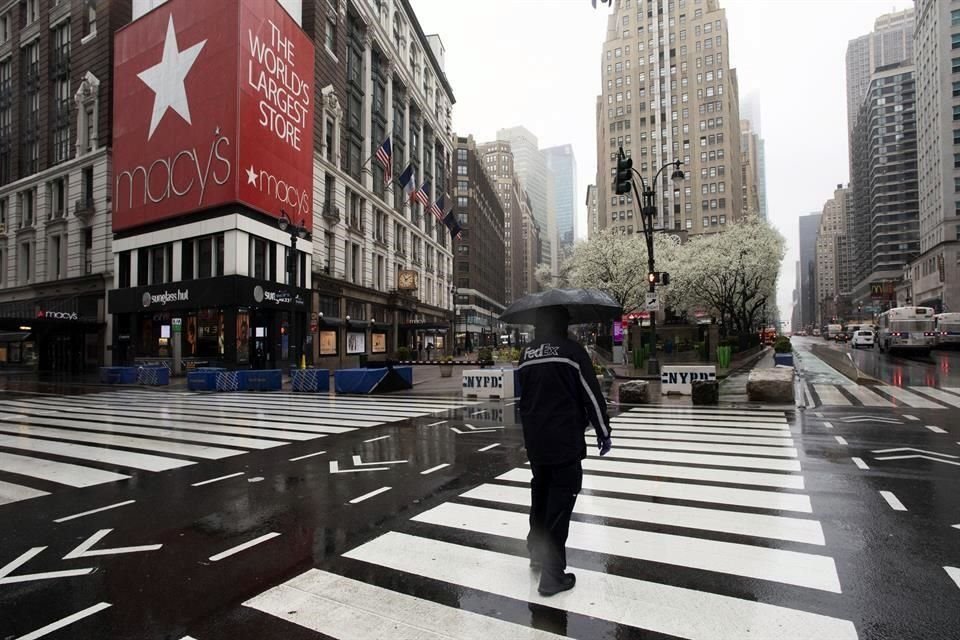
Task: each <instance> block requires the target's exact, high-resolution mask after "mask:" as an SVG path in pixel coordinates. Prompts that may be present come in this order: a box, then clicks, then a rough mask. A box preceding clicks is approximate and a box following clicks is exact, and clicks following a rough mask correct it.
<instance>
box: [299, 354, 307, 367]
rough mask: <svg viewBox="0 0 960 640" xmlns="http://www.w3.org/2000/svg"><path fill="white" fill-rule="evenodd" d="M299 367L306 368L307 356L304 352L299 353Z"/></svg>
mask: <svg viewBox="0 0 960 640" xmlns="http://www.w3.org/2000/svg"><path fill="white" fill-rule="evenodd" d="M300 368H301V369H306V368H307V356H306V354H303V353H301V354H300Z"/></svg>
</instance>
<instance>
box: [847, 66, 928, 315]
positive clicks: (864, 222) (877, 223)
mask: <svg viewBox="0 0 960 640" xmlns="http://www.w3.org/2000/svg"><path fill="white" fill-rule="evenodd" d="M913 73H914V67H913V65H912V64H910V63H902V64H898V65H892V66H889V67H882V68H881V69H879V70H877V71H875V72H874V73H873V76H872V79H871V81H870V86H869V87H868V89H867V93H866V95H865V96H864V101H863V104H862V105H861V106H860V112H859V114H858V116H857V126H856V127H855V128H854V131H853V147H852V154H851V161H852V164H853V182H852V184H853V191H854V210H855V211H854V228H853V245H854V246H853V249H854V258H853V261H852V262H853V264H854V265H855V266H856V273H855V280H856V282H857V284H856V285H855V287H854V301H855V303H857V304H861V305H863V306H864V307H866V306H867V305H868V304H870V303H871V302H876V301H877V300H876V291H877V290H878V288H880V289H882V290H884V291H887V292H888V294H887V295H886V296H885V297H886V300H885V301H883V302H885V303H889V302H892V300H891V299H890V296H889V292H890V291H892V288H893V287H892V284H893V283H896V282H899V281H901V280H902V278H903V271H904V267H906V265H908V264H909V263H910V262H911V261H912V260H913V259H914V258H916V256H917V255H918V254H919V253H920V232H919V228H920V224H919V214H918V207H919V204H918V191H917V189H918V182H917V120H916V116H917V114H916V109H915V95H916V93H915V91H916V90H915V83H914V77H913ZM880 123H883V124H882V125H881V124H880Z"/></svg>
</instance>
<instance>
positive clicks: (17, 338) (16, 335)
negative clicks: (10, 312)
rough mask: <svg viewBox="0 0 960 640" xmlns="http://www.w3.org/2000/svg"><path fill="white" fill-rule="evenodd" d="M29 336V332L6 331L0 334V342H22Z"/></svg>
mask: <svg viewBox="0 0 960 640" xmlns="http://www.w3.org/2000/svg"><path fill="white" fill-rule="evenodd" d="M31 335H32V334H31V333H30V332H29V331H7V332H3V333H0V342H23V341H24V340H26V339H27V338H29V337H30V336H31Z"/></svg>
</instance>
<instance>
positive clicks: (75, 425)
mask: <svg viewBox="0 0 960 640" xmlns="http://www.w3.org/2000/svg"><path fill="white" fill-rule="evenodd" d="M24 418H25V419H23V420H10V421H7V422H3V423H0V431H3V430H14V428H15V425H18V424H24V425H29V426H30V427H35V426H48V427H62V428H64V429H72V430H74V431H79V432H80V434H78V436H79V435H81V434H82V433H84V432H86V431H100V432H107V433H118V434H127V435H133V436H147V437H153V438H170V439H173V440H186V441H189V442H206V443H209V444H222V445H226V446H229V447H245V448H247V449H270V448H272V447H279V446H281V445H284V444H287V443H286V442H283V441H282V440H263V439H260V438H243V437H238V436H224V435H217V434H210V433H197V432H192V431H184V430H182V429H180V430H178V429H166V428H154V429H151V428H149V427H128V426H123V425H115V424H112V423H106V422H81V421H79V420H57V419H55V418H43V417H26V416H25V417H24ZM157 426H158V427H163V425H162V424H159V422H158V425H157ZM225 430H227V429H225ZM16 432H17V433H20V432H21V428H16ZM27 435H29V434H27Z"/></svg>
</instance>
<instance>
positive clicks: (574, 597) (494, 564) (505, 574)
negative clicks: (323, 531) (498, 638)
mask: <svg viewBox="0 0 960 640" xmlns="http://www.w3.org/2000/svg"><path fill="white" fill-rule="evenodd" d="M344 555H345V556H346V557H348V558H350V559H353V560H359V561H361V562H366V563H369V564H373V565H379V566H383V567H387V568H390V569H394V570H396V571H402V572H405V573H410V574H413V575H417V576H423V577H425V578H430V579H432V580H437V581H440V582H448V583H451V584H454V585H459V586H461V587H466V588H469V589H475V590H478V591H486V592H489V593H493V594H496V595H499V596H503V597H506V598H513V599H516V600H519V601H521V602H527V601H529V602H532V603H535V604H540V605H544V606H548V607H560V608H562V609H566V610H567V611H570V612H571V613H574V614H578V615H582V616H588V617H593V618H600V619H603V620H608V621H610V622H614V623H617V624H622V625H629V626H633V627H638V628H641V629H647V630H650V631H654V632H657V633H661V634H665V635H670V636H676V637H682V638H697V639H704V638H747V637H751V638H778V639H779V640H798V639H799V638H830V640H853V639H854V638H856V637H857V631H856V628H855V627H854V625H853V624H852V623H851V622H849V621H846V620H840V619H838V618H831V617H828V616H824V615H821V614H812V613H806V612H804V611H799V610H795V609H789V608H786V607H779V606H775V605H770V604H766V603H760V602H753V601H749V600H744V599H740V598H734V597H730V596H721V595H717V594H714V593H709V592H706V591H697V590H694V589H685V588H681V587H674V586H669V585H665V584H659V583H656V582H647V581H643V580H638V579H635V578H627V577H624V576H619V575H614V574H608V573H603V572H599V571H591V570H588V569H582V568H579V567H572V570H573V571H574V572H576V574H577V589H574V590H572V591H570V592H568V593H565V594H563V595H560V596H554V597H552V598H544V597H542V596H538V595H537V594H536V589H533V588H532V586H533V584H535V583H532V582H531V578H530V571H529V569H528V568H527V559H526V558H525V557H519V556H515V555H510V554H504V553H497V552H495V551H486V550H483V549H476V548H472V547H467V546H463V545H458V544H453V543H449V542H442V541H439V540H431V539H429V538H422V537H419V536H411V535H408V534H402V533H396V532H391V533H387V534H384V535H382V536H380V537H379V538H376V539H375V540H373V541H371V542H368V543H366V544H364V545H361V546H360V547H357V548H355V549H353V550H351V551H349V552H347V553H346V554H344ZM597 594H603V597H602V598H599V597H597ZM678 611H687V612H690V611H695V612H696V615H677V612H678ZM504 637H509V636H504Z"/></svg>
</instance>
